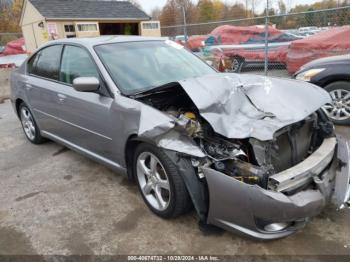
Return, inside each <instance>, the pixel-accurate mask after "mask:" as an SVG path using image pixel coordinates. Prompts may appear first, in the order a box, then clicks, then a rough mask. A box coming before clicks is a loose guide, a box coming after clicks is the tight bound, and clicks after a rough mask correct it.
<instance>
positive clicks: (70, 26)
mask: <svg viewBox="0 0 350 262" xmlns="http://www.w3.org/2000/svg"><path fill="white" fill-rule="evenodd" d="M63 27H64V32H65V33H66V34H72V33H75V31H76V30H75V26H74V24H64V25H63ZM66 27H69V28H70V29H73V30H70V29H69V31H67V30H66Z"/></svg>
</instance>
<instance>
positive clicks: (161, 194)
mask: <svg viewBox="0 0 350 262" xmlns="http://www.w3.org/2000/svg"><path fill="white" fill-rule="evenodd" d="M134 174H135V176H136V180H137V184H138V187H139V190H140V192H141V194H142V197H143V199H144V201H145V203H146V204H147V206H148V207H149V208H150V209H151V211H152V212H153V213H155V214H156V215H158V216H160V217H163V218H172V217H177V216H179V215H181V214H183V213H185V212H187V211H188V210H189V209H190V207H191V206H192V203H191V199H190V197H189V194H188V192H187V189H186V186H185V184H184V182H183V180H182V177H181V175H180V174H179V172H178V170H177V167H176V166H175V164H174V163H173V161H172V160H171V159H170V158H169V157H168V156H167V155H166V154H165V153H164V152H163V151H162V150H161V149H160V148H158V147H155V146H152V145H149V144H141V145H139V146H138V148H137V149H136V152H135V158H134Z"/></svg>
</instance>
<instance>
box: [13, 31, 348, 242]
mask: <svg viewBox="0 0 350 262" xmlns="http://www.w3.org/2000/svg"><path fill="white" fill-rule="evenodd" d="M11 86H12V98H11V100H12V103H13V107H14V110H15V112H16V113H17V115H18V117H19V119H20V121H21V123H22V126H23V130H24V133H25V135H26V137H27V138H28V140H29V141H30V142H32V143H33V144H41V143H43V142H45V141H46V140H47V139H50V140H53V141H56V142H57V143H60V144H63V145H65V146H67V147H69V148H71V149H73V150H75V151H77V152H80V153H81V154H84V155H85V156H87V157H90V158H92V159H94V160H96V161H98V162H101V163H103V164H105V165H107V166H109V167H110V168H112V169H114V170H116V171H117V172H118V173H122V174H125V175H126V176H128V177H129V178H130V180H135V181H136V182H137V184H138V186H139V189H140V192H141V194H142V197H143V199H144V201H145V203H146V204H147V206H148V207H149V208H150V210H151V211H153V212H154V213H155V214H156V215H158V216H160V217H163V218H172V217H176V216H179V215H181V214H184V213H185V212H188V211H189V210H191V209H192V208H194V209H195V211H196V213H197V214H198V218H199V221H200V222H201V224H202V225H209V224H212V225H215V226H218V227H222V228H224V229H227V230H230V231H239V232H241V233H244V234H246V235H249V236H251V237H254V238H259V239H274V238H281V237H285V236H288V235H290V234H292V233H294V232H296V231H297V230H298V229H299V228H301V227H302V226H304V224H305V223H306V222H307V221H309V218H311V217H313V216H316V215H317V214H319V213H320V212H321V211H322V210H323V209H324V207H325V205H326V204H328V203H333V204H334V205H336V206H337V207H338V208H342V207H344V206H346V205H347V204H348V201H349V192H350V191H349V177H350V165H349V156H350V147H349V144H348V142H346V141H344V140H343V139H342V138H340V137H336V136H335V134H334V127H333V124H332V123H331V122H330V121H329V120H328V118H327V116H326V115H325V114H324V112H323V111H322V110H321V108H322V106H324V105H325V104H327V103H329V102H330V96H329V95H328V93H327V92H325V91H324V90H322V89H321V88H319V87H317V86H314V85H312V84H309V83H304V82H301V81H295V80H286V79H279V78H267V77H261V76H255V75H237V74H221V73H218V72H216V71H215V70H214V69H212V68H211V67H210V66H208V65H207V64H206V63H204V62H203V61H202V60H200V59H199V58H198V57H196V56H195V55H193V54H191V53H190V52H188V51H187V50H185V49H184V48H183V47H182V46H180V45H178V44H176V43H174V42H172V41H169V40H165V39H162V38H142V37H100V38H91V39H66V40H59V41H53V42H50V43H48V44H47V45H45V46H43V47H41V48H40V49H39V50H37V51H36V52H35V53H34V54H33V55H32V56H31V57H30V58H29V59H28V60H27V61H26V62H25V63H24V64H23V65H22V66H21V67H20V68H19V69H18V70H16V71H15V72H14V73H13V74H12V78H11Z"/></svg>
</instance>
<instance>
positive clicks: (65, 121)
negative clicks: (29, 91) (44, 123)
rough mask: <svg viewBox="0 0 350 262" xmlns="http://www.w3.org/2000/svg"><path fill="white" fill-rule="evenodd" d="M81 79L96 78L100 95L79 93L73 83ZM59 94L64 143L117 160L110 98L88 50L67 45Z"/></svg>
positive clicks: (61, 129)
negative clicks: (114, 154) (114, 148)
mask: <svg viewBox="0 0 350 262" xmlns="http://www.w3.org/2000/svg"><path fill="white" fill-rule="evenodd" d="M78 77H96V78H97V79H99V81H100V88H99V90H98V91H96V92H78V91H76V90H75V89H74V88H73V80H74V79H75V78H78ZM60 82H61V83H62V85H61V86H60V88H59V90H57V92H58V97H59V106H60V118H61V127H60V130H59V133H60V136H61V138H62V139H64V140H66V141H68V142H69V143H73V144H74V145H75V146H78V147H79V149H80V150H83V151H89V152H88V153H90V154H91V153H93V154H97V155H98V156H100V157H103V158H107V159H111V158H112V157H113V152H112V149H113V146H112V144H113V139H112V134H113V130H114V127H113V124H112V121H110V120H111V113H112V112H111V106H112V103H113V101H114V100H113V98H112V97H111V96H110V95H109V93H108V91H107V89H106V86H105V84H104V81H103V78H102V77H101V74H100V72H99V70H98V68H97V66H96V64H95V62H94V60H93V58H92V57H91V55H90V53H89V51H88V50H86V49H85V48H84V47H80V46H76V45H65V46H64V49H63V54H62V61H61V68H60Z"/></svg>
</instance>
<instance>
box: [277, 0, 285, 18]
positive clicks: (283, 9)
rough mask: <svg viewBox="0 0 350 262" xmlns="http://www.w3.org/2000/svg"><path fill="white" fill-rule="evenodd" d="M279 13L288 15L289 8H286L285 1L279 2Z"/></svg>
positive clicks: (280, 0)
mask: <svg viewBox="0 0 350 262" xmlns="http://www.w3.org/2000/svg"><path fill="white" fill-rule="evenodd" d="M278 13H279V14H280V15H284V14H286V13H287V6H286V4H285V3H284V1H283V0H279V1H278Z"/></svg>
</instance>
